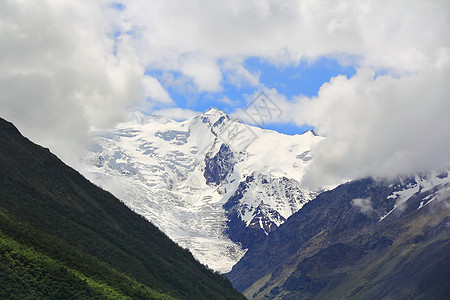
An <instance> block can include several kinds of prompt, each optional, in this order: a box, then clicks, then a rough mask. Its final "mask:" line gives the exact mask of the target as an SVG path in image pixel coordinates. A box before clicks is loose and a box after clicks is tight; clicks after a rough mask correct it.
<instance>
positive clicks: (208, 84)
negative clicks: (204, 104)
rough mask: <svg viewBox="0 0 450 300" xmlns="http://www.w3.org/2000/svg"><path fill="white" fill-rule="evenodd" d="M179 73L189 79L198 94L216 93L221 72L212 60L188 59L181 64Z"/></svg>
mask: <svg viewBox="0 0 450 300" xmlns="http://www.w3.org/2000/svg"><path fill="white" fill-rule="evenodd" d="M181 71H182V72H183V74H185V75H187V76H189V77H191V78H192V79H193V81H194V83H195V85H196V86H197V89H198V91H200V92H203V91H205V92H218V91H220V89H221V86H220V82H221V80H222V72H221V71H220V69H219V67H218V65H217V63H216V62H215V61H214V60H213V59H208V58H190V59H188V60H186V61H185V62H183V63H182V65H181Z"/></svg>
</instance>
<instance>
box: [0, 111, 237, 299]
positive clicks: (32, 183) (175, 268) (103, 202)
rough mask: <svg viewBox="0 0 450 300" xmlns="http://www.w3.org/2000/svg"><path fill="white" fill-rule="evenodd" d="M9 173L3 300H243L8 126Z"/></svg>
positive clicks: (0, 202)
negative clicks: (24, 299) (33, 299)
mask: <svg viewBox="0 0 450 300" xmlns="http://www.w3.org/2000/svg"><path fill="white" fill-rule="evenodd" d="M0 166H1V168H0V221H1V223H0V225H1V227H0V241H1V243H0V250H1V252H0V254H1V256H0V258H1V260H0V265H1V266H2V274H1V278H0V284H1V286H2V287H5V288H3V289H1V291H0V293H2V294H1V297H6V298H11V299H14V298H17V299H20V298H21V297H20V295H21V293H23V292H33V293H37V292H38V291H43V292H45V293H48V294H37V297H38V298H40V297H44V298H52V297H66V298H76V297H78V298H81V299H83V298H86V297H87V298H90V297H93V298H94V296H98V297H100V298H139V299H148V298H165V299H169V298H170V297H169V295H170V296H171V297H175V298H180V299H213V298H214V299H242V296H241V295H240V294H239V293H238V292H237V291H235V290H234V289H233V288H232V286H231V284H230V283H229V282H228V281H227V280H226V279H224V278H223V277H222V276H220V275H218V274H214V273H212V272H211V271H210V270H208V269H207V268H206V267H204V266H202V265H200V264H199V263H198V262H197V261H196V260H195V259H194V258H193V256H192V255H191V254H190V253H189V251H187V250H184V249H182V248H180V247H179V246H177V245H176V244H175V243H174V242H172V241H171V240H170V239H169V238H167V236H166V235H165V234H163V233H162V232H161V231H160V230H159V229H157V228H156V227H155V226H153V225H152V224H151V223H149V222H147V221H146V220H145V219H143V218H142V217H140V216H139V215H137V214H135V213H133V212H132V211H130V210H129V209H128V208H127V207H126V206H125V205H124V204H123V203H121V202H120V201H118V200H117V199H116V198H115V197H114V196H112V195H111V194H110V193H108V192H105V191H103V190H101V189H100V188H98V187H97V186H95V185H93V184H92V183H90V182H89V181H88V180H86V179H85V178H84V177H82V176H81V175H80V174H79V173H77V172H76V171H74V170H73V169H71V168H69V167H67V166H66V165H64V163H62V162H61V161H60V160H59V159H58V158H57V157H56V156H54V155H53V154H51V153H50V152H49V151H48V149H45V148H42V147H40V146H37V145H35V144H33V143H31V142H30V141H29V140H27V139H26V138H24V137H23V136H21V135H20V133H19V132H18V131H17V129H16V128H15V127H14V126H13V125H12V124H11V123H9V122H6V121H4V120H2V119H0ZM3 270H6V271H5V272H3ZM23 289H25V291H24V290H23ZM52 293H53V294H52ZM22 295H23V294H22Z"/></svg>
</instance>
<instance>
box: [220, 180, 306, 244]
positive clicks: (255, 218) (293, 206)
mask: <svg viewBox="0 0 450 300" xmlns="http://www.w3.org/2000/svg"><path fill="white" fill-rule="evenodd" d="M312 195H313V193H310V194H306V193H305V192H304V191H302V189H301V188H300V183H299V182H298V181H296V180H295V179H289V178H286V177H281V178H280V177H275V176H271V175H264V174H252V175H250V176H248V177H247V178H246V179H245V181H242V182H240V183H239V186H238V188H237V190H236V191H235V192H234V194H233V195H232V196H231V197H230V198H229V199H228V201H227V202H226V203H225V204H224V205H223V207H224V209H225V210H226V212H227V216H228V217H227V234H228V236H229V237H230V239H231V240H233V241H235V242H239V243H242V246H243V247H244V248H248V247H250V246H251V245H253V244H254V243H256V242H257V241H259V240H261V239H262V238H264V237H265V236H267V235H268V234H269V233H270V232H272V231H273V230H275V229H276V228H277V227H278V226H280V225H281V224H283V223H284V222H285V221H286V218H285V217H284V216H290V215H291V214H293V213H295V212H296V211H298V210H299V209H300V208H301V207H302V206H303V205H304V204H305V203H306V202H308V201H309V200H310V199H311V198H312ZM281 207H283V211H281V210H280V209H278V210H276V209H275V208H281ZM283 215H284V216H283Z"/></svg>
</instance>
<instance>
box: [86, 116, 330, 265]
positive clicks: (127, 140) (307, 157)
mask: <svg viewBox="0 0 450 300" xmlns="http://www.w3.org/2000/svg"><path fill="white" fill-rule="evenodd" d="M94 140H95V143H94V146H92V147H91V149H90V152H89V155H88V156H87V157H86V159H85V167H84V170H83V171H82V172H83V173H84V175H85V176H87V177H88V178H89V179H90V180H92V181H93V182H94V183H96V184H98V185H100V186H101V187H103V188H105V189H106V190H109V191H111V192H112V193H113V194H114V195H116V196H117V197H118V198H119V199H121V200H122V201H124V203H125V204H127V205H128V206H129V207H130V208H131V209H133V210H134V211H135V212H137V213H139V214H141V215H142V216H144V217H145V218H147V219H148V220H150V221H151V222H153V223H154V224H155V225H157V226H158V227H159V228H160V229H161V230H163V231H164V232H165V233H166V234H167V235H168V236H169V237H171V238H172V239H173V240H175V241H176V242H177V243H179V244H180V245H181V246H183V247H186V248H188V249H190V251H191V252H192V253H193V254H194V256H195V257H196V258H197V259H199V260H200V261H201V262H202V263H204V264H207V265H208V266H209V267H211V268H213V269H215V270H219V271H221V272H227V271H229V270H230V269H231V267H232V266H233V265H234V264H235V263H236V262H237V261H238V260H239V259H240V258H241V257H242V255H243V254H244V253H245V250H244V249H245V248H246V247H248V246H249V245H251V244H252V243H253V242H254V241H256V240H258V239H260V238H261V237H263V236H265V235H267V234H268V233H269V232H271V231H272V230H274V229H275V228H276V227H278V226H279V225H280V224H282V223H283V222H284V221H285V220H286V219H287V218H288V217H289V216H291V215H292V214H293V213H295V212H296V211H298V210H299V209H300V208H301V207H302V206H303V205H304V204H305V203H306V202H308V201H309V200H311V199H312V198H313V196H315V194H316V193H315V192H314V191H309V190H307V189H305V188H303V187H302V186H301V180H302V176H303V174H304V171H305V168H306V166H307V165H308V164H309V162H310V161H311V159H313V155H314V153H312V151H311V150H312V146H313V145H314V144H315V143H318V142H320V141H321V140H322V137H319V136H316V135H315V134H314V132H312V131H309V132H306V133H304V134H302V135H294V136H289V135H284V134H280V133H277V132H275V131H271V130H264V129H260V128H257V127H252V126H249V125H247V124H244V123H241V122H239V121H238V120H237V119H234V118H231V117H229V116H228V115H226V114H225V113H223V112H221V111H219V110H217V109H210V110H209V111H207V112H206V113H204V114H203V115H200V116H197V117H193V118H191V119H188V120H186V121H184V122H177V121H173V120H170V119H167V118H165V117H161V116H152V117H148V116H144V115H142V114H140V113H135V116H134V119H133V120H132V121H130V122H127V123H123V124H121V125H119V126H117V128H116V129H115V130H113V131H109V132H98V133H97V134H96V135H95V136H94Z"/></svg>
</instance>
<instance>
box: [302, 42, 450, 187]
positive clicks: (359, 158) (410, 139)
mask: <svg viewBox="0 0 450 300" xmlns="http://www.w3.org/2000/svg"><path fill="white" fill-rule="evenodd" d="M449 53H450V50H446V51H440V53H439V54H437V56H438V57H436V58H435V63H434V64H432V65H430V66H429V67H428V68H426V69H423V70H422V72H420V73H417V74H411V75H409V76H403V77H401V78H396V77H393V76H390V75H385V76H378V77H376V78H374V73H373V71H371V70H369V69H361V70H359V71H358V73H357V74H356V75H355V76H354V77H352V78H351V79H348V78H346V77H344V76H339V77H336V78H333V80H331V82H329V83H327V84H325V85H324V86H322V88H321V89H320V92H319V95H318V97H317V98H313V99H309V100H305V99H301V100H299V102H298V103H297V104H296V110H297V113H298V115H299V117H298V118H297V121H299V123H302V122H307V123H309V124H311V125H314V126H316V130H317V132H318V133H319V134H322V135H325V136H326V137H327V138H326V139H325V140H324V141H323V142H322V143H320V144H319V145H318V146H317V149H315V158H314V160H313V162H312V164H311V169H310V170H309V173H308V176H307V180H308V181H309V182H310V183H318V182H322V183H323V182H326V183H327V184H335V183H339V182H341V181H343V180H346V179H352V178H357V177H363V176H368V175H372V176H387V177H390V176H395V175H398V174H407V173H409V172H417V171H422V170H428V169H436V168H437V169H439V168H442V167H447V166H449V165H450V152H449V151H448V149H450V139H449V138H448V137H449V136H450V118H449V117H448V112H449V111H450V101H448V95H449V94H450V86H449V85H448V84H447V83H446V80H447V79H448V78H450V77H449V76H450V60H449V59H448V57H450V56H448V54H449ZM445 57H447V58H445ZM444 61H445V62H444Z"/></svg>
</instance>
